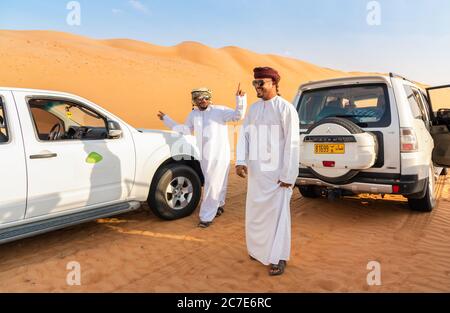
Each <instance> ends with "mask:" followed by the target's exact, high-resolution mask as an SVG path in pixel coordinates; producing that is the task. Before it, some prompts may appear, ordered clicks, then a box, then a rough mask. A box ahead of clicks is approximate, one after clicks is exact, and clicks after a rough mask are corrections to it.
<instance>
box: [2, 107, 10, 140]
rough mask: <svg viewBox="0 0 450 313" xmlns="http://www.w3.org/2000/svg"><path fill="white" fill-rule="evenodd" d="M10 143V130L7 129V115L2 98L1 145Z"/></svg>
mask: <svg viewBox="0 0 450 313" xmlns="http://www.w3.org/2000/svg"><path fill="white" fill-rule="evenodd" d="M8 141H9V136H8V129H7V127H6V114H5V109H4V107H3V102H2V99H1V98H0V144H2V143H6V142H8Z"/></svg>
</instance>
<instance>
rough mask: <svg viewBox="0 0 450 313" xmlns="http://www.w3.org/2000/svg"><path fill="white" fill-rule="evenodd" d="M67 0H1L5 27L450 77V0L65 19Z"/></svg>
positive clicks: (109, 3)
mask: <svg viewBox="0 0 450 313" xmlns="http://www.w3.org/2000/svg"><path fill="white" fill-rule="evenodd" d="M68 2H69V1H66V0H47V1H43V0H40V1H38V0H26V1H25V0H15V1H12V0H11V1H10V0H2V1H1V2H0V29H20V30H22V29H27V30H28V29H44V30H58V31H65V32H71V33H76V34H80V35H86V36H90V37H93V38H99V39H103V38H131V39H137V40H143V41H147V42H151V43H154V44H159V45H175V44H178V43H179V42H182V41H187V40H193V41H199V42H202V43H204V44H207V45H209V46H213V47H222V46H228V45H234V46H239V47H243V48H247V49H251V50H254V51H256V52H261V53H274V54H279V55H284V56H289V57H293V58H298V59H302V60H305V61H308V62H311V63H314V64H317V65H321V66H324V67H330V68H335V69H341V70H346V71H380V72H388V71H394V72H399V73H401V74H404V75H405V76H409V77H411V78H412V79H415V80H419V81H423V82H425V83H429V84H441V83H450V1H448V0H379V1H378V3H379V4H380V7H381V19H380V22H381V24H380V25H378V26H370V25H368V23H367V20H366V19H367V15H368V14H369V13H370V12H369V11H368V10H367V4H368V3H369V2H370V1H369V0H316V1H312V0H309V1H307V0H79V1H78V2H79V3H80V4H81V25H80V26H69V25H68V24H67V23H66V17H67V14H68V12H69V11H68V10H67V9H66V5H67V3H68Z"/></svg>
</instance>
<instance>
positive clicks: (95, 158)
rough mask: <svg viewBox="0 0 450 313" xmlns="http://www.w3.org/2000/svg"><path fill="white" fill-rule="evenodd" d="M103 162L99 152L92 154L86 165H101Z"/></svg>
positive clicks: (88, 157)
mask: <svg viewBox="0 0 450 313" xmlns="http://www.w3.org/2000/svg"><path fill="white" fill-rule="evenodd" d="M102 160H103V157H102V156H101V155H100V154H98V153H97V152H91V153H89V155H88V156H87V158H86V163H89V164H96V163H100V162H101V161H102Z"/></svg>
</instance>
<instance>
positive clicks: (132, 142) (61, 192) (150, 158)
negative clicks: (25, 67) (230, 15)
mask: <svg viewBox="0 0 450 313" xmlns="http://www.w3.org/2000/svg"><path fill="white" fill-rule="evenodd" d="M0 178H1V183H0V184H1V187H0V243H4V242H7V241H12V240H15V239H20V238H24V237H28V236H32V235H36V234H39V233H43V232H47V231H50V230H54V229H59V228H63V227H66V226H70V225H74V224H78V223H82V222H86V221H90V220H94V219H97V218H101V217H107V216H111V215H116V214H119V213H123V212H127V211H130V210H134V209H137V208H138V207H139V206H140V204H141V202H145V201H147V202H148V205H149V207H150V208H151V209H152V211H153V212H154V213H155V214H156V215H157V216H159V217H160V218H163V219H168V220H172V219H177V218H182V217H185V216H187V215H190V214H191V213H192V212H193V211H194V210H195V209H196V207H197V205H198V203H199V200H200V197H201V187H202V183H203V175H202V172H201V169H200V164H199V162H198V151H197V150H196V148H195V144H194V138H193V137H190V136H181V135H179V134H176V133H173V132H166V131H155V130H151V131H150V130H149V131H146V130H137V129H135V128H133V127H131V126H130V125H128V124H127V123H125V122H123V121H122V120H121V119H119V118H118V117H116V116H114V115H113V114H111V113H109V112H107V111H105V110H104V109H102V108H101V107H99V106H98V105H96V104H94V103H92V102H90V101H88V100H86V99H83V98H81V97H78V96H75V95H71V94H67V93H61V92H54V91H43V90H25V89H15V88H1V87H0Z"/></svg>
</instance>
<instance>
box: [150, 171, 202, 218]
mask: <svg viewBox="0 0 450 313" xmlns="http://www.w3.org/2000/svg"><path fill="white" fill-rule="evenodd" d="M201 190H202V185H201V181H200V177H199V176H198V174H197V173H196V172H195V171H194V170H193V169H192V168H190V167H189V166H186V165H182V164H169V165H166V166H164V167H162V168H161V169H159V170H158V172H157V173H156V175H155V178H154V180H153V182H152V185H151V188H150V193H149V195H148V200H147V202H148V206H149V207H150V209H151V210H152V211H153V213H155V215H156V216H158V217H160V218H162V219H165V220H176V219H179V218H183V217H186V216H189V215H191V214H192V212H194V211H195V209H196V208H197V205H198V203H199V202H200V198H201V193H202V192H201Z"/></svg>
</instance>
